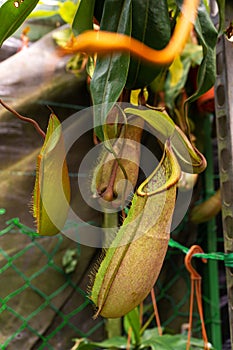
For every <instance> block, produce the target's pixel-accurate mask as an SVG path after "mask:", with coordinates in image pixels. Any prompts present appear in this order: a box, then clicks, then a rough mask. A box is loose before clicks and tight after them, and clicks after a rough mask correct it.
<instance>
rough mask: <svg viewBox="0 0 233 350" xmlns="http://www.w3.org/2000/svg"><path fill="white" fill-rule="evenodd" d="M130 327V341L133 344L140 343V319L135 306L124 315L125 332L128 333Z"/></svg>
mask: <svg viewBox="0 0 233 350" xmlns="http://www.w3.org/2000/svg"><path fill="white" fill-rule="evenodd" d="M130 328H131V330H132V334H131V339H132V343H133V344H135V345H139V344H140V338H141V336H140V328H141V325H140V320H139V310H138V308H137V307H136V308H135V309H133V310H132V311H130V312H129V313H128V314H127V315H125V317H124V329H125V332H126V333H128V332H129V329H130Z"/></svg>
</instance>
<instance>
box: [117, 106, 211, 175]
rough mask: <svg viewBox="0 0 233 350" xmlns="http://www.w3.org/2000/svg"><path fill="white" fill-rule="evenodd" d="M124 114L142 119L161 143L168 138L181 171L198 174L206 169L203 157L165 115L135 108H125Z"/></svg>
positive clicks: (152, 110) (155, 111)
mask: <svg viewBox="0 0 233 350" xmlns="http://www.w3.org/2000/svg"><path fill="white" fill-rule="evenodd" d="M124 112H125V113H129V114H133V115H137V116H139V117H141V118H143V119H144V120H145V121H146V122H147V123H148V124H149V125H150V126H152V128H153V130H154V133H155V135H156V136H157V135H158V137H159V139H160V140H161V141H162V142H164V141H165V140H167V139H168V138H170V140H171V145H172V148H173V149H174V152H175V154H176V156H177V157H178V160H179V164H180V166H181V168H182V170H183V171H185V172H188V173H189V172H190V173H191V174H192V173H196V174H199V173H201V172H202V171H203V170H204V169H205V168H206V160H205V158H204V156H203V155H202V154H201V153H200V152H199V151H198V150H197V149H196V148H195V147H194V146H193V145H192V144H191V143H190V141H189V140H188V138H187V136H186V135H185V134H184V133H183V132H182V131H181V129H180V128H179V127H178V126H176V125H175V123H174V122H173V120H172V119H171V118H170V117H169V116H168V115H167V114H166V113H163V112H160V111H158V110H155V109H137V108H126V109H125V110H124Z"/></svg>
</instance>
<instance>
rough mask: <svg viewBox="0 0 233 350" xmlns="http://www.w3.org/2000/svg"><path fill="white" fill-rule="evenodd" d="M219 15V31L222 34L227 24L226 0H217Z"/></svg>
mask: <svg viewBox="0 0 233 350" xmlns="http://www.w3.org/2000/svg"><path fill="white" fill-rule="evenodd" d="M217 4H218V16H219V33H220V34H222V32H223V30H224V26H225V0H217Z"/></svg>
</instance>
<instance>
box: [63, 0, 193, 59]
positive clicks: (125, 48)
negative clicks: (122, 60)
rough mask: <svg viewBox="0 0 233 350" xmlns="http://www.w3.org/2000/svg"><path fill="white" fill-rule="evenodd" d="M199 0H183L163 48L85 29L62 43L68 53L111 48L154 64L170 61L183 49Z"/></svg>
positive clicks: (108, 51)
mask: <svg viewBox="0 0 233 350" xmlns="http://www.w3.org/2000/svg"><path fill="white" fill-rule="evenodd" d="M198 5H199V0H184V3H183V6H182V11H181V16H180V18H179V20H178V21H177V24H176V26H175V29H174V32H173V35H172V37H171V39H170V41H169V43H168V45H167V46H166V47H165V48H164V49H162V50H154V49H152V48H150V47H149V46H147V45H145V44H143V43H142V42H140V41H138V40H136V39H134V38H131V37H129V36H127V35H124V34H120V33H112V32H106V31H101V30H100V31H95V30H88V31H86V32H83V33H82V34H80V35H79V36H77V37H73V38H72V40H71V42H70V43H68V44H67V45H66V47H65V51H66V52H67V53H69V52H70V53H74V52H85V53H94V52H95V53H100V54H107V53H110V52H130V53H131V54H132V55H134V56H137V57H139V58H141V59H142V60H145V61H147V62H150V63H152V64H155V65H166V64H170V63H171V62H172V61H173V60H174V58H175V57H176V56H177V55H179V54H180V52H181V51H182V50H183V48H184V46H185V43H186V42H187V40H188V37H189V35H190V32H191V30H192V28H193V24H194V22H195V19H196V15H197V8H198Z"/></svg>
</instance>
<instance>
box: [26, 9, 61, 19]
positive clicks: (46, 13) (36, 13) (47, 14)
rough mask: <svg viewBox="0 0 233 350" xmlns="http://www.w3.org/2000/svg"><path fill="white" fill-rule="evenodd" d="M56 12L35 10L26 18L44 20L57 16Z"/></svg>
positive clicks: (57, 12)
mask: <svg viewBox="0 0 233 350" xmlns="http://www.w3.org/2000/svg"><path fill="white" fill-rule="evenodd" d="M58 14H59V11H58V10H37V11H33V12H32V13H30V15H29V16H28V18H46V17H52V16H55V15H58Z"/></svg>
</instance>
